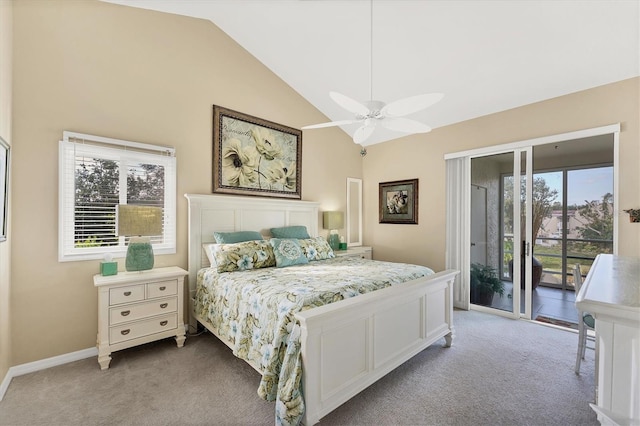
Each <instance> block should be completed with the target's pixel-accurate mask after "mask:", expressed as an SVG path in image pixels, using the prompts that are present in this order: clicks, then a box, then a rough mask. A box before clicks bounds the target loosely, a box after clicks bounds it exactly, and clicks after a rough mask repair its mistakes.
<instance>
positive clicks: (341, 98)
mask: <svg viewBox="0 0 640 426" xmlns="http://www.w3.org/2000/svg"><path fill="white" fill-rule="evenodd" d="M329 96H330V97H331V99H333V101H334V102H335V103H337V104H338V105H340V106H341V107H342V108H344V109H346V110H347V111H349V112H352V113H354V114H357V115H367V114H369V108H367V107H366V106H364V105H363V104H361V103H360V102H358V101H355V100H353V99H351V98H350V97H348V96H345V95H343V94H341V93H338V92H329Z"/></svg>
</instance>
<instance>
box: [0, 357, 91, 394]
mask: <svg viewBox="0 0 640 426" xmlns="http://www.w3.org/2000/svg"><path fill="white" fill-rule="evenodd" d="M94 356H98V348H88V349H82V350H80V351H76V352H70V353H68V354H63V355H58V356H54V357H51V358H45V359H41V360H39V361H33V362H28V363H26V364H20V365H16V366H15V367H11V368H9V371H7V374H6V375H5V377H4V380H3V381H2V384H0V401H2V399H3V398H4V394H5V393H6V392H7V389H9V384H10V383H11V380H12V379H13V378H14V377H18V376H23V375H25V374H29V373H35V372H36V371H40V370H46V369H47V368H51V367H57V366H58V365H63V364H68V363H70V362H74V361H79V360H81V359H87V358H91V357H94Z"/></svg>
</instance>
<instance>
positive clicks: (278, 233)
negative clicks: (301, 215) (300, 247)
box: [271, 226, 311, 240]
mask: <svg viewBox="0 0 640 426" xmlns="http://www.w3.org/2000/svg"><path fill="white" fill-rule="evenodd" d="M271 236H272V237H273V238H297V239H299V240H301V239H304V238H311V237H309V233H308V232H307V227H306V226H283V227H281V228H271Z"/></svg>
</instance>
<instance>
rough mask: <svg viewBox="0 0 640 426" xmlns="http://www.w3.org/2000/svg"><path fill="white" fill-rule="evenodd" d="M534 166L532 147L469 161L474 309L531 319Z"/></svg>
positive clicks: (471, 288) (470, 254) (472, 297)
mask: <svg viewBox="0 0 640 426" xmlns="http://www.w3.org/2000/svg"><path fill="white" fill-rule="evenodd" d="M531 167H532V166H531V148H523V149H516V150H513V151H508V152H503V153H500V154H492V155H484V156H478V157H473V158H471V173H470V178H471V179H470V180H471V188H470V195H471V196H470V202H469V209H470V215H469V217H470V248H469V268H470V275H469V300H470V303H471V305H472V306H473V307H474V309H479V310H487V311H493V312H495V313H499V314H501V315H505V316H512V317H516V318H517V317H520V316H525V317H527V318H530V317H531V304H530V302H529V301H530V295H531V244H530V242H531V238H530V237H528V236H530V235H531V212H530V207H529V206H530V205H531V202H530V200H531V186H532V181H531V172H530V170H531ZM514 176H516V177H519V178H514ZM514 271H520V273H515V272H514Z"/></svg>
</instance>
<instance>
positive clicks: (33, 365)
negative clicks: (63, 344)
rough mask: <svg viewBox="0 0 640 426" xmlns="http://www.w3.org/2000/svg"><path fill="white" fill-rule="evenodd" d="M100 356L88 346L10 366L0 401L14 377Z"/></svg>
mask: <svg viewBox="0 0 640 426" xmlns="http://www.w3.org/2000/svg"><path fill="white" fill-rule="evenodd" d="M184 330H185V333H188V332H189V328H188V324H185V325H184ZM94 356H95V357H97V356H98V348H97V347H93V348H87V349H82V350H79V351H76V352H69V353H67V354H63V355H58V356H54V357H51V358H45V359H41V360H39V361H33V362H28V363H26V364H20V365H16V366H15V367H11V368H9V371H7V374H6V375H5V376H4V379H3V380H2V383H0V401H2V399H3V398H4V395H5V394H6V393H7V389H9V384H11V380H12V379H13V378H14V377H18V376H23V375H25V374H29V373H35V372H36V371H40V370H46V369H47V368H51V367H57V366H59V365H64V364H68V363H70V362H74V361H80V360H82V359H87V358H91V357H94Z"/></svg>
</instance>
